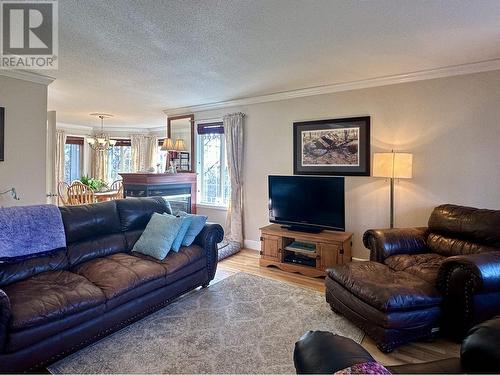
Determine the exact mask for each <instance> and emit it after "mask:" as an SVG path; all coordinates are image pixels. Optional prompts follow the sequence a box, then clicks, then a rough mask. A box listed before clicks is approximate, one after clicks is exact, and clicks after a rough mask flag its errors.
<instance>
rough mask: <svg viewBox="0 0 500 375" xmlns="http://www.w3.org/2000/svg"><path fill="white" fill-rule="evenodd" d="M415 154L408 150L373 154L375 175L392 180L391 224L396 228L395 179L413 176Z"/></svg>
mask: <svg viewBox="0 0 500 375" xmlns="http://www.w3.org/2000/svg"><path fill="white" fill-rule="evenodd" d="M412 165H413V155H412V154H410V153H407V152H394V151H391V152H376V153H374V154H373V174H372V175H373V177H384V178H389V179H390V182H391V212H390V225H391V228H394V179H396V178H412Z"/></svg>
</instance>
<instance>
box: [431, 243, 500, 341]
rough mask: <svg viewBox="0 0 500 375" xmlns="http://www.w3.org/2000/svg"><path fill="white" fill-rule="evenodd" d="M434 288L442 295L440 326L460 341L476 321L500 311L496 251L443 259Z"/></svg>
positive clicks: (499, 267) (499, 266)
mask: <svg viewBox="0 0 500 375" xmlns="http://www.w3.org/2000/svg"><path fill="white" fill-rule="evenodd" d="M436 287H437V289H438V290H439V291H440V292H441V294H442V295H443V302H442V313H443V329H444V331H446V332H447V333H448V334H449V335H451V336H452V337H454V338H455V339H457V340H460V339H462V337H463V336H464V335H465V333H466V332H467V331H468V329H469V328H471V327H472V326H473V325H474V324H476V323H477V322H479V321H483V320H485V319H488V318H491V317H492V316H494V315H497V314H500V304H499V303H498V302H496V301H498V298H499V296H500V251H492V252H488V253H478V254H470V255H458V256H452V257H449V258H447V259H446V260H445V261H444V262H443V264H442V265H441V267H440V268H439V272H438V277H437V280H436Z"/></svg>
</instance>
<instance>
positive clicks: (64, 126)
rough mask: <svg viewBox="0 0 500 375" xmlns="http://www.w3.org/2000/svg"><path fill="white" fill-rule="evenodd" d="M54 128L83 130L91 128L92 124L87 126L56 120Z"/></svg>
mask: <svg viewBox="0 0 500 375" xmlns="http://www.w3.org/2000/svg"><path fill="white" fill-rule="evenodd" d="M56 128H57V129H68V130H70V129H71V130H82V131H83V130H85V131H91V130H92V129H93V127H92V126H87V125H77V124H68V123H66V122H57V123H56Z"/></svg>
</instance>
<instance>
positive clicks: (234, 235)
mask: <svg viewBox="0 0 500 375" xmlns="http://www.w3.org/2000/svg"><path fill="white" fill-rule="evenodd" d="M244 118H245V114H244V113H241V112H239V113H231V114H228V115H225V116H224V117H223V124H224V134H225V136H226V158H227V166H228V171H229V178H230V181H231V199H230V200H229V207H228V210H227V221H226V236H227V239H229V240H231V241H236V242H238V243H239V244H240V245H241V246H243V119H244Z"/></svg>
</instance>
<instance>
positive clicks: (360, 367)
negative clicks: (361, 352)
mask: <svg viewBox="0 0 500 375" xmlns="http://www.w3.org/2000/svg"><path fill="white" fill-rule="evenodd" d="M353 374H378V375H391V372H390V371H389V370H387V369H386V368H385V367H384V366H382V365H381V364H380V363H378V362H365V363H358V364H356V365H353V366H351V367H347V368H345V369H343V370H339V371H336V372H335V373H334V374H333V375H353Z"/></svg>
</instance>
